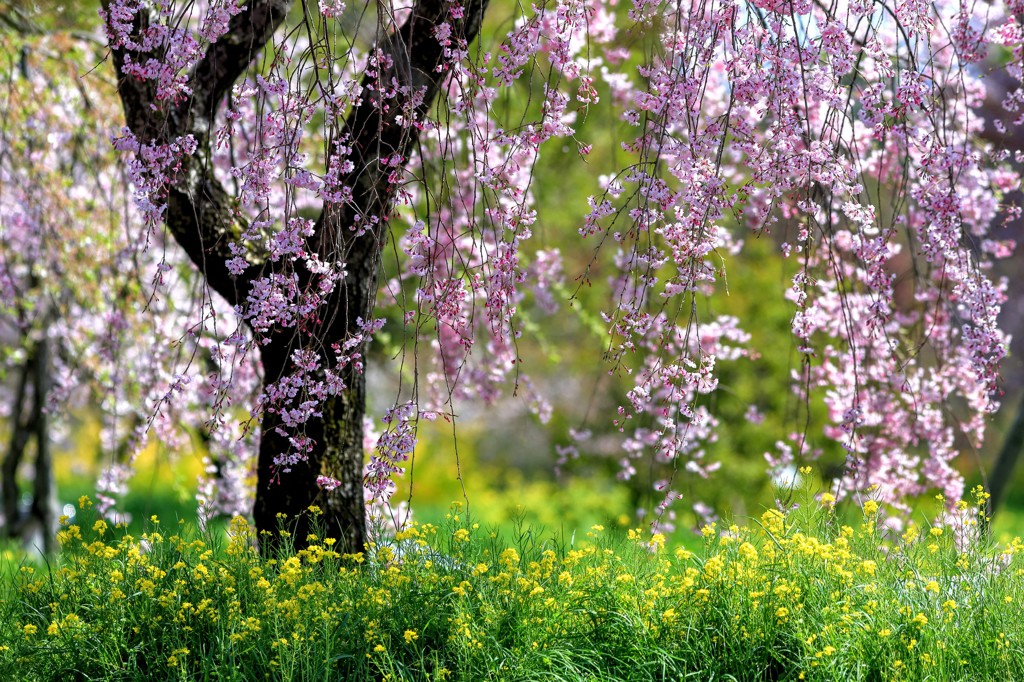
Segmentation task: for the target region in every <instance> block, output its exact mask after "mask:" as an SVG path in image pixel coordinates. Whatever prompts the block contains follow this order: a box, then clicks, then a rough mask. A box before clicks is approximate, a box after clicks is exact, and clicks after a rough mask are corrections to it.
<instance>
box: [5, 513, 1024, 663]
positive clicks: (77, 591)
mask: <svg viewBox="0 0 1024 682" xmlns="http://www.w3.org/2000/svg"><path fill="white" fill-rule="evenodd" d="M847 511H848V512H851V513H856V514H857V515H858V518H857V519H856V520H854V521H852V522H850V521H847V523H846V524H844V522H843V519H841V518H840V517H839V516H837V514H836V512H835V511H834V510H832V509H831V508H830V506H829V505H822V504H821V503H819V502H816V501H814V500H813V499H809V498H808V499H806V500H804V504H803V506H802V507H800V508H799V509H796V510H794V511H793V512H790V513H789V514H786V515H783V514H780V513H778V512H775V511H768V512H765V513H764V514H763V515H762V516H761V517H760V518H757V519H752V520H751V522H750V523H749V524H748V525H747V526H746V527H737V526H732V527H730V528H725V529H721V528H708V529H706V531H705V539H704V543H703V547H702V548H701V549H700V550H699V551H697V552H694V553H691V552H690V551H688V550H686V549H684V548H682V547H679V548H672V547H666V546H665V543H664V539H663V538H662V537H660V536H654V537H653V538H651V537H650V536H647V535H644V534H642V533H640V532H638V531H631V532H629V533H628V534H623V533H618V532H612V531H608V530H605V529H604V528H602V527H600V526H595V527H594V528H593V529H591V530H590V531H589V532H588V533H586V534H585V536H584V537H579V536H577V537H576V538H563V539H546V540H545V539H541V538H538V537H537V536H536V535H535V534H533V533H531V532H529V531H528V530H525V529H520V530H519V532H516V533H513V534H512V537H510V538H509V539H508V540H507V541H506V539H504V538H502V537H501V536H500V535H499V534H498V533H496V532H490V531H487V530H485V529H482V528H481V527H479V525H478V524H476V523H474V522H473V521H472V520H471V519H469V518H467V517H466V515H465V513H464V512H463V511H462V510H461V508H460V507H454V508H453V509H452V511H451V512H450V514H449V516H448V518H447V519H445V520H444V522H443V523H441V524H439V525H433V524H423V525H417V526H412V527H410V528H408V529H407V530H405V531H403V532H402V533H399V535H398V536H397V538H392V539H389V540H385V539H383V538H381V539H380V540H379V542H378V543H377V544H374V545H372V546H371V547H370V548H369V549H368V551H367V552H366V553H365V554H360V555H347V556H339V555H338V554H337V553H336V552H334V551H333V550H332V549H331V548H332V543H331V542H330V541H329V540H320V539H316V538H314V540H313V544H312V545H311V547H310V548H309V549H308V550H305V551H302V552H300V553H299V554H298V555H281V556H277V557H275V558H273V559H267V558H264V557H261V556H260V555H259V554H258V553H257V552H256V550H255V549H254V541H255V537H254V533H253V531H252V529H251V528H250V527H249V526H248V525H247V524H246V523H245V522H244V521H243V520H241V519H237V520H235V521H234V522H233V523H232V525H231V528H230V531H229V533H227V534H224V533H222V532H212V531H211V532H207V533H199V532H198V531H197V530H196V529H195V528H194V527H193V526H192V525H191V524H186V523H184V522H179V523H177V524H171V525H170V526H169V527H164V525H163V524H162V523H159V522H158V521H153V522H151V524H150V526H149V528H147V530H146V532H145V533H144V534H142V535H141V536H140V537H134V536H132V535H129V534H127V531H126V530H123V529H112V528H109V527H107V526H106V524H104V523H102V522H99V521H97V522H95V523H93V522H91V521H90V520H89V516H90V510H89V505H88V503H86V504H85V505H84V508H83V509H82V510H81V511H79V513H78V516H77V519H76V521H77V523H76V524H68V523H66V524H65V526H64V527H63V529H62V531H61V533H60V540H61V544H62V547H63V550H62V553H61V555H60V557H59V559H58V560H57V562H56V563H55V564H53V565H52V566H50V569H49V570H48V571H46V570H37V569H35V568H33V567H31V566H28V565H25V566H23V567H21V568H20V569H9V570H8V574H7V575H6V576H5V577H4V581H3V587H2V593H0V594H2V601H0V679H19V680H148V679H169V680H255V679H274V680H341V679H344V680H676V679H683V678H687V677H689V679H701V680H705V679H735V680H790V679H791V680H798V679H808V680H927V679H931V680H974V679H977V680H989V679H1021V678H1024V650H1022V642H1024V624H1022V622H1021V619H1020V618H1019V608H1020V603H1021V600H1022V599H1024V590H1022V586H1024V581H1022V575H1024V558H1022V556H1021V550H1024V543H1022V542H1021V541H1020V540H1019V539H1016V540H1013V541H1011V542H1010V543H1009V544H1008V545H996V544H994V543H991V542H985V541H981V540H974V541H972V542H968V541H967V540H966V538H965V537H964V536H963V534H964V533H969V534H970V533H973V532H974V531H975V530H976V529H977V525H976V523H975V519H976V517H977V512H976V511H975V510H973V509H968V510H966V511H965V514H967V516H968V523H967V525H966V526H964V527H963V528H959V529H957V528H952V527H948V526H947V527H944V526H939V525H932V524H924V525H921V526H919V527H918V526H912V527H911V528H910V529H909V530H907V531H906V532H905V533H903V535H902V536H900V537H884V535H883V531H882V528H881V525H880V524H879V523H878V512H877V510H876V509H875V508H874V505H873V503H872V502H870V501H869V502H868V503H866V504H865V508H864V509H856V510H847ZM313 513H315V512H313Z"/></svg>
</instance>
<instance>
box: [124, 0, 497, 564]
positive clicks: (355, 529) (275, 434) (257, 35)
mask: <svg viewBox="0 0 1024 682" xmlns="http://www.w3.org/2000/svg"><path fill="white" fill-rule="evenodd" d="M112 2H113V0H105V2H104V5H105V7H107V8H108V9H109V8H110V5H111V4H112ZM291 5H292V2H291V0H249V2H247V3H246V4H245V5H244V7H243V9H242V11H241V13H239V14H237V15H235V16H233V17H232V18H231V20H230V24H229V27H228V30H227V33H225V34H224V35H223V36H222V37H221V38H220V39H219V40H217V41H216V42H214V43H212V44H211V45H209V47H208V48H207V51H206V54H205V55H204V56H203V57H202V59H200V60H199V62H198V63H197V64H196V65H195V66H194V67H193V68H192V70H191V72H190V74H189V87H190V89H191V93H192V94H191V96H190V97H188V98H186V99H185V100H183V101H181V102H178V103H171V104H169V103H167V102H166V101H160V100H159V98H158V97H157V93H156V91H155V86H154V85H153V83H152V81H145V80H140V79H137V78H134V77H132V76H130V75H127V73H126V67H130V64H131V63H132V62H135V63H142V62H144V61H145V60H146V59H148V58H153V59H155V60H157V61H159V60H160V59H161V57H162V55H161V54H159V52H158V51H157V52H154V53H152V54H149V53H140V52H139V51H137V50H136V51H134V52H132V51H131V50H129V48H126V47H122V46H118V45H113V46H112V47H111V54H112V57H113V62H114V65H115V67H116V68H117V70H118V76H119V78H118V92H119V95H120V97H121V102H122V105H123V109H124V112H125V118H126V121H127V125H128V127H129V129H130V130H131V132H132V134H133V135H134V136H135V137H136V139H137V140H138V141H139V142H140V144H144V145H169V144H170V143H171V142H173V141H174V140H176V139H178V138H181V137H183V136H186V135H191V136H192V138H193V139H194V140H195V141H196V147H195V151H194V152H193V153H192V154H191V155H189V156H187V157H185V158H184V159H182V160H181V163H180V166H179V167H178V168H177V171H176V174H175V176H174V178H173V180H172V181H171V183H170V186H169V187H168V192H167V206H166V213H165V217H166V225H167V229H168V231H169V232H170V234H171V235H172V236H173V237H174V238H175V240H176V241H177V242H178V243H179V244H180V245H181V246H182V248H183V249H184V250H185V252H186V253H187V254H188V256H189V258H190V259H191V260H192V262H193V263H194V264H195V265H196V266H197V267H198V269H199V270H200V272H202V273H203V275H204V277H205V279H206V282H207V284H208V285H209V286H210V287H211V288H212V289H213V290H215V291H216V292H217V293H219V294H220V295H221V296H223V297H224V298H225V299H227V301H228V302H229V303H231V304H232V305H234V306H235V307H236V310H241V311H242V312H243V318H244V314H245V308H246V306H247V302H248V299H247V296H248V294H249V292H250V290H251V288H252V285H253V283H254V282H256V281H257V280H258V279H259V278H260V277H265V276H268V275H273V274H279V273H282V272H285V273H287V275H288V276H289V277H291V276H296V277H297V280H298V287H299V290H300V291H306V290H308V289H310V288H311V287H312V286H315V283H316V277H315V275H314V273H311V272H309V271H308V270H307V268H306V265H304V264H303V263H302V261H301V260H297V261H293V262H289V263H288V264H287V266H286V265H285V264H284V263H283V261H275V260H273V259H271V258H268V257H266V256H265V255H264V256H263V257H262V258H261V257H260V255H259V254H255V255H254V257H253V258H250V263H251V264H252V265H253V266H255V267H250V268H249V269H248V270H246V271H245V272H243V273H241V274H235V273H233V272H232V271H231V269H230V268H229V267H228V261H229V260H231V259H232V258H233V257H234V256H235V255H236V254H235V253H233V252H232V250H231V246H232V242H233V241H234V242H237V241H238V238H239V234H240V232H241V229H240V228H239V226H238V218H239V216H238V212H237V204H236V200H235V198H234V197H233V196H231V194H229V192H228V190H227V189H225V187H224V186H223V185H222V183H221V182H220V180H219V179H218V178H217V177H216V175H215V173H214V171H213V164H212V161H211V159H212V151H211V144H212V141H211V133H212V130H213V128H214V125H215V120H216V116H217V112H218V110H219V109H220V108H221V107H222V106H223V105H224V102H225V101H226V99H227V96H228V93H229V92H230V91H231V88H232V86H233V85H234V84H235V82H236V81H238V80H239V79H240V78H241V77H242V76H243V75H244V74H245V73H246V72H247V71H248V70H249V69H250V66H251V64H252V63H253V61H254V60H255V59H256V58H257V56H258V55H259V53H260V51H261V50H262V49H263V47H264V46H265V45H266V44H267V43H268V41H269V40H270V39H271V37H272V36H273V34H274V32H275V31H276V30H277V28H278V27H279V26H281V25H282V23H284V21H285V19H286V18H287V17H288V15H289V11H290V8H291ZM486 7H487V0H470V1H469V2H466V3H465V6H464V8H463V12H462V15H461V16H460V17H459V18H457V19H456V18H454V17H453V13H452V4H451V3H449V2H448V1H447V0H418V1H417V2H415V3H414V4H413V6H412V8H411V12H410V14H409V17H408V18H407V19H406V20H405V22H404V23H403V24H402V26H401V27H399V28H398V29H397V30H394V31H390V32H388V31H380V32H379V35H378V48H379V50H380V51H381V53H382V55H383V58H381V59H380V60H378V61H379V63H380V64H387V65H389V66H388V67H387V68H381V69H378V70H377V72H372V73H371V72H369V71H368V72H367V73H366V75H365V77H364V79H363V85H364V86H365V87H364V91H365V92H367V93H372V92H376V91H379V89H380V88H379V84H381V83H383V84H386V87H392V86H394V85H395V84H397V85H398V86H400V88H399V89H400V90H401V91H403V92H407V93H415V94H416V95H417V97H416V98H415V101H414V102H412V103H409V104H408V105H407V106H406V105H403V104H402V103H401V102H397V103H396V102H391V103H385V102H381V101H379V100H378V99H377V98H375V97H374V96H372V95H371V96H366V97H364V98H362V99H361V100H360V101H359V102H358V104H357V105H356V106H354V107H353V109H352V110H351V111H350V112H349V113H348V116H347V119H346V120H345V122H344V125H343V126H342V129H341V130H331V131H328V137H333V138H334V139H341V140H348V141H349V142H350V144H351V153H350V154H349V156H348V161H350V162H351V170H350V171H349V172H348V175H347V176H346V177H344V178H343V179H342V180H343V183H342V184H344V185H345V186H346V187H348V188H349V189H350V190H351V197H350V199H348V200H347V201H345V202H344V203H331V202H328V201H325V202H324V205H323V208H322V210H321V213H320V217H319V219H318V220H317V221H316V224H315V226H314V230H313V234H312V235H311V236H309V237H308V238H307V239H306V243H305V244H304V248H303V251H304V252H305V253H307V254H313V255H316V256H317V257H318V258H319V260H320V262H323V263H331V264H338V265H340V266H341V267H343V268H344V270H345V272H346V275H345V277H344V278H343V279H342V280H341V281H340V282H339V283H338V285H337V288H336V290H335V291H333V292H332V293H331V294H330V295H329V296H328V297H327V300H326V301H325V302H324V303H323V304H322V305H321V306H320V307H319V309H318V311H317V315H316V316H314V318H315V321H313V322H311V323H310V324H307V325H305V326H304V328H303V329H301V330H299V329H296V328H290V329H279V330H273V331H271V332H269V334H268V335H264V336H262V337H261V338H260V339H258V342H257V343H258V348H259V352H260V356H261V360H262V363H263V370H264V377H263V380H264V384H265V385H267V386H269V385H271V384H273V383H274V382H277V381H279V380H281V379H282V378H285V377H288V376H290V375H293V374H295V370H296V367H295V366H294V363H295V359H294V353H295V351H296V350H297V349H300V348H302V349H306V350H310V349H312V350H314V351H315V352H316V353H317V354H318V356H319V358H320V360H321V361H322V362H323V363H324V364H323V365H322V366H325V367H326V369H328V370H337V371H338V372H339V374H340V377H341V379H342V383H343V385H344V390H342V391H341V392H340V393H338V394H337V395H332V396H329V397H328V398H327V399H326V400H324V401H323V403H322V404H321V405H320V406H319V408H318V412H319V415H318V416H314V417H313V418H311V419H309V420H308V421H306V422H305V423H304V424H303V425H302V427H301V429H300V432H295V430H294V428H293V427H292V428H285V425H284V424H282V423H281V421H280V415H279V414H278V413H277V412H275V411H273V410H265V411H264V412H263V414H262V416H261V418H262V435H261V442H260V448H259V461H258V487H257V490H256V503H255V509H254V517H255V522H256V526H257V529H258V530H259V531H260V535H261V537H262V538H264V540H265V541H264V549H265V550H268V551H273V549H274V548H275V547H277V546H278V545H279V544H280V543H279V540H280V538H281V537H282V536H281V534H280V533H279V531H280V530H282V529H284V530H286V531H287V532H289V533H290V534H291V537H292V538H293V539H294V542H295V545H296V546H297V547H299V548H301V547H303V546H305V545H306V543H307V540H306V539H307V536H308V534H309V532H310V530H311V528H310V516H309V515H308V514H306V513H305V512H306V510H307V509H308V507H309V506H310V505H317V506H319V507H320V508H321V509H322V511H323V514H322V515H320V516H318V517H316V518H317V521H316V523H317V524H318V525H319V526H320V527H321V528H320V530H321V534H326V535H327V536H331V537H335V538H337V539H338V540H339V547H341V548H344V549H346V550H348V551H361V549H362V547H363V545H364V541H365V534H366V528H365V524H366V521H365V517H366V514H365V503H364V500H363V457H364V452H363V419H364V413H365V409H366V407H365V405H366V382H365V377H364V376H363V375H362V373H361V364H362V363H359V364H360V368H356V367H354V366H353V364H352V363H349V364H347V365H345V366H341V367H337V366H335V365H334V364H332V363H334V362H335V361H334V355H333V349H334V347H336V346H340V345H342V344H344V343H346V342H350V341H352V340H353V339H354V338H357V337H358V338H362V336H361V332H362V331H363V330H362V328H361V327H360V325H361V324H362V323H363V321H365V320H369V319H371V317H372V311H373V304H374V296H375V293H376V290H377V281H378V269H379V267H380V259H381V252H382V248H383V245H384V244H385V243H386V240H387V238H388V231H387V230H388V219H389V217H390V213H391V211H392V204H393V199H394V194H395V192H396V190H397V186H396V181H395V179H394V178H395V172H394V171H395V164H394V161H393V160H394V159H396V158H400V159H402V162H403V163H404V162H405V161H406V160H407V159H408V158H409V156H410V154H411V152H412V150H413V149H414V148H415V146H416V143H417V139H418V134H419V133H418V128H417V127H416V126H410V125H409V124H408V122H409V121H410V120H422V119H423V118H425V117H426V116H427V113H428V110H429V109H430V108H431V107H432V106H433V105H434V104H435V102H436V100H437V98H438V94H439V92H440V91H441V86H442V82H443V80H444V79H445V77H446V74H447V73H448V69H447V67H446V65H445V61H446V60H450V59H452V55H451V54H448V55H446V54H445V50H444V48H443V47H442V45H441V44H440V43H439V41H438V39H437V38H436V37H435V31H434V29H435V27H437V26H438V25H440V24H441V23H443V22H449V24H450V26H451V30H452V34H453V35H455V36H458V37H459V38H460V40H462V41H464V44H465V45H468V44H469V43H471V42H472V41H473V40H474V39H475V37H476V35H477V34H478V32H479V30H480V24H481V21H482V18H483V14H484V11H485V10H486ZM147 12H148V10H146V9H142V10H141V11H139V12H138V13H137V14H136V15H135V16H134V24H133V26H132V31H133V34H134V36H136V37H138V36H142V35H145V33H146V31H147V29H148V27H149V26H150V22H151V21H156V20H157V18H154V17H151V16H149V14H148V13H147ZM306 20H309V18H308V17H307V18H306ZM131 42H141V41H138V40H135V39H133V41H131ZM242 124H244V122H243V123H240V124H236V125H242ZM384 160H387V163H384ZM367 217H372V218H373V219H374V221H373V225H374V227H373V228H372V229H367V230H365V231H359V230H356V229H354V228H355V226H356V225H364V224H367V223H366V222H360V221H361V220H365V219H366V218H367ZM284 267H288V268H289V270H283V268H284ZM362 343H363V342H360V344H359V345H357V346H356V347H355V348H349V349H348V352H349V353H350V354H351V353H358V354H360V355H365V348H364V347H362ZM295 436H301V437H302V438H303V439H305V440H306V442H307V443H308V445H307V449H306V450H305V451H304V453H303V456H304V459H299V460H298V461H293V462H290V463H289V464H287V465H285V466H282V465H281V463H280V458H281V456H282V455H285V454H286V453H289V452H293V451H294V450H295V447H294V443H293V442H292V441H291V438H293V437H295ZM286 469H289V470H287V471H286ZM318 476H327V477H330V478H332V479H335V480H337V481H340V482H341V485H340V486H339V487H337V488H335V489H333V490H327V489H322V488H320V487H319V486H318V485H317V477H318ZM267 538H269V541H266V539H267Z"/></svg>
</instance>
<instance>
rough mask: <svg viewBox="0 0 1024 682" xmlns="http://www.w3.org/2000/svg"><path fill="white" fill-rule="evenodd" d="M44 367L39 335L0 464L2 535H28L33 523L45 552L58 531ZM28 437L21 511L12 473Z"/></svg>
mask: <svg viewBox="0 0 1024 682" xmlns="http://www.w3.org/2000/svg"><path fill="white" fill-rule="evenodd" d="M49 371H50V361H49V342H48V341H47V339H46V338H45V337H42V338H41V339H40V340H38V341H36V342H35V343H34V344H32V346H31V349H30V351H29V355H28V358H27V359H26V360H25V363H24V364H23V365H22V367H21V372H20V375H19V377H18V389H17V392H16V393H15V405H14V415H13V418H12V420H11V425H12V428H13V429H14V433H13V434H11V443H10V447H9V448H8V450H7V456H6V457H5V458H4V462H3V468H2V475H3V484H2V490H3V512H4V523H5V528H4V534H5V535H6V536H7V537H19V538H23V539H28V537H29V535H30V531H31V530H32V529H33V528H34V527H38V529H39V535H40V543H41V544H42V548H41V549H42V551H43V553H44V554H47V555H49V554H52V553H53V552H54V551H55V550H56V545H55V534H56V532H57V515H56V508H57V501H56V490H55V485H54V480H53V461H52V458H51V454H50V439H49V433H48V432H47V430H48V426H49V425H48V420H47V416H46V396H47V393H48V391H49V384H50V376H49ZM30 394H31V402H30V401H29V397H30ZM32 440H34V441H35V445H36V452H35V462H34V466H33V479H32V496H31V503H30V505H29V509H28V513H27V515H22V513H21V509H20V505H19V501H20V497H21V496H20V491H19V489H18V480H17V475H18V468H19V467H20V465H21V463H22V461H23V460H24V457H25V449H26V448H27V447H28V444H29V442H30V441H32Z"/></svg>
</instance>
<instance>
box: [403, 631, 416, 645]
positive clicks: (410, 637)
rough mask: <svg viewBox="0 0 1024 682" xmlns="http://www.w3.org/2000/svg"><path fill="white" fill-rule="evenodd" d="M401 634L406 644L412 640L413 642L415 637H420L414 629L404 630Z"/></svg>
mask: <svg viewBox="0 0 1024 682" xmlns="http://www.w3.org/2000/svg"><path fill="white" fill-rule="evenodd" d="M402 636H403V637H405V643H406V644H412V643H413V642H415V641H416V640H417V639H419V638H420V636H419V635H418V634H416V631H415V630H406V631H405V634H403V635H402Z"/></svg>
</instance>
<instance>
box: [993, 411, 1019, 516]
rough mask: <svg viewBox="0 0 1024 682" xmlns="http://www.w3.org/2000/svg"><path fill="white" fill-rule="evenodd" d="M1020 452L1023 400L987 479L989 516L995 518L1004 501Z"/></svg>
mask: <svg viewBox="0 0 1024 682" xmlns="http://www.w3.org/2000/svg"><path fill="white" fill-rule="evenodd" d="M1022 451H1024V398H1022V399H1021V401H1020V403H1019V404H1018V406H1017V416H1016V417H1014V419H1013V426H1011V427H1010V432H1009V433H1008V434H1006V440H1004V441H1003V447H1002V448H1000V449H999V455H998V457H996V464H995V468H993V469H992V475H991V476H990V477H989V487H990V488H991V490H990V491H989V494H990V495H991V496H992V497H990V498H989V500H988V509H989V516H995V515H996V512H997V511H999V508H1000V507H1001V506H1002V504H1003V502H1004V501H1005V499H1006V491H1007V489H1008V488H1009V487H1010V482H1011V481H1012V480H1013V470H1014V469H1015V468H1016V466H1017V461H1018V460H1019V459H1020V456H1021V452H1022Z"/></svg>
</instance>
